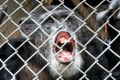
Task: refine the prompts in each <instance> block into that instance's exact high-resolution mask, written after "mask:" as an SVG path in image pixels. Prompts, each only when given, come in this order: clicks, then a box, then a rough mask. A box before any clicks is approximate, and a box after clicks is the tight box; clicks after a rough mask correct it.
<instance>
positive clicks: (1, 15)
mask: <svg viewBox="0 0 120 80" xmlns="http://www.w3.org/2000/svg"><path fill="white" fill-rule="evenodd" d="M7 8H8V6H7V5H4V6H3V7H0V24H1V23H2V21H3V18H4V17H5V14H4V12H3V11H5V12H6V11H7ZM2 10H3V11H2Z"/></svg>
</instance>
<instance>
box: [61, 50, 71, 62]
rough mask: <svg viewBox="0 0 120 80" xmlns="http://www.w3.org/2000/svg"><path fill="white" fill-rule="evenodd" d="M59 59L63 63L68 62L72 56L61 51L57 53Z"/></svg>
mask: <svg viewBox="0 0 120 80" xmlns="http://www.w3.org/2000/svg"><path fill="white" fill-rule="evenodd" d="M59 58H60V59H61V60H62V61H64V62H68V61H70V60H71V59H72V58H73V55H72V53H71V52H68V51H61V52H60V53H59Z"/></svg>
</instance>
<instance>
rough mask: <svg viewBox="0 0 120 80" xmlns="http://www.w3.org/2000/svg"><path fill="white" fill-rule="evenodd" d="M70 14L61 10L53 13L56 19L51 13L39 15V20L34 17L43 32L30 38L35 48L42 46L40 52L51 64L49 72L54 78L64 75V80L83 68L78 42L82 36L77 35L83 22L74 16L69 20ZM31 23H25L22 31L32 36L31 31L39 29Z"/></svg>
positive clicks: (36, 33) (39, 31)
mask: <svg viewBox="0 0 120 80" xmlns="http://www.w3.org/2000/svg"><path fill="white" fill-rule="evenodd" d="M69 14H70V12H69V11H68V10H66V9H63V10H61V9H60V10H55V11H53V13H52V17H54V18H55V19H54V18H52V17H51V16H50V15H49V13H43V14H41V15H38V17H37V18H39V19H37V20H36V16H35V18H34V16H33V19H34V20H36V21H37V22H38V23H41V26H40V28H41V29H42V30H40V29H39V30H37V32H35V33H34V35H33V36H32V37H30V38H32V39H33V41H34V43H35V46H36V45H37V46H41V44H42V46H41V47H40V50H39V51H40V53H41V54H42V55H44V56H45V58H47V60H48V61H49V62H50V65H49V66H50V67H49V70H50V72H51V74H52V75H53V76H54V77H55V76H58V75H59V74H58V73H60V74H62V76H63V77H64V78H67V77H71V76H73V75H75V74H77V73H78V72H79V70H78V69H77V68H81V67H82V65H83V59H82V57H81V55H80V54H79V51H80V48H79V47H78V45H77V42H76V40H78V37H80V36H78V35H79V33H78V34H77V33H75V31H76V30H77V29H78V28H79V27H80V26H81V24H82V22H80V21H79V20H78V19H77V18H76V17H75V16H73V15H71V16H70V17H69V18H67V16H68V15H69ZM48 16H49V17H48ZM46 17H47V18H46ZM45 18H46V19H45ZM30 23H31V22H30ZM30 23H28V22H26V24H25V23H24V24H25V25H27V26H26V27H27V28H26V27H25V25H23V26H22V27H23V28H24V29H23V30H22V31H23V32H24V33H25V34H30V32H31V30H34V28H35V29H36V28H37V26H36V25H35V24H34V23H31V24H32V25H34V26H31V24H30ZM30 26H31V27H32V28H33V29H31V27H30ZM28 28H29V29H28ZM26 29H27V30H26ZM24 30H25V31H24ZM28 30H30V31H28ZM26 32H28V33H26ZM46 34H47V35H48V36H47V38H45V36H46ZM43 44H44V45H43ZM38 60H40V59H39V58H38ZM51 67H52V68H53V69H52V68H51ZM76 67H77V68H76Z"/></svg>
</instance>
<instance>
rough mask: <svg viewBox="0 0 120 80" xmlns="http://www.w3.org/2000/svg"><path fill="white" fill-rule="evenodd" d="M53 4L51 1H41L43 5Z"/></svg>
mask: <svg viewBox="0 0 120 80" xmlns="http://www.w3.org/2000/svg"><path fill="white" fill-rule="evenodd" d="M52 2H53V0H43V4H45V5H50V4H51V3H52Z"/></svg>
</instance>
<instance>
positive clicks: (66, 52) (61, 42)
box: [54, 31, 75, 64]
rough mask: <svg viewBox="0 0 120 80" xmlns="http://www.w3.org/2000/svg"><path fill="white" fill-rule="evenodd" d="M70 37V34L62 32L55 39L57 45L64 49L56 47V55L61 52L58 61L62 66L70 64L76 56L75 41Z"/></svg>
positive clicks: (57, 57)
mask: <svg viewBox="0 0 120 80" xmlns="http://www.w3.org/2000/svg"><path fill="white" fill-rule="evenodd" d="M70 37H71V35H70V34H69V33H68V32H65V31H62V32H60V33H59V34H58V35H57V36H56V38H55V43H56V44H57V46H59V47H61V49H62V50H61V49H60V48H58V47H56V46H55V47H54V51H55V53H57V52H58V51H60V50H61V51H60V52H59V53H57V55H56V59H57V60H58V61H59V62H60V63H61V64H69V63H70V62H71V61H72V60H73V58H74V56H75V40H74V39H72V38H70Z"/></svg>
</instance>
